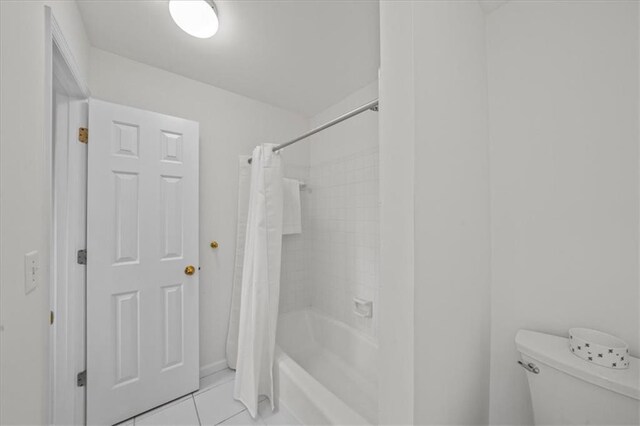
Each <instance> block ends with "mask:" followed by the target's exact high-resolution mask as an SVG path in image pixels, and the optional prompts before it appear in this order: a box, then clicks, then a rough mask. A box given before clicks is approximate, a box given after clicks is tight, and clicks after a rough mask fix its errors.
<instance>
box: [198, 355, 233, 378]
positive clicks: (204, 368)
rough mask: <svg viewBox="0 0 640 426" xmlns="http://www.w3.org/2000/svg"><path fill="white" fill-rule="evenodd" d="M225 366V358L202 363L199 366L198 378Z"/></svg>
mask: <svg viewBox="0 0 640 426" xmlns="http://www.w3.org/2000/svg"><path fill="white" fill-rule="evenodd" d="M225 368H227V360H226V359H222V360H220V361H216V362H212V363H211V364H207V365H203V366H202V367H200V378H202V377H206V376H210V375H212V374H213V373H217V372H218V371H221V370H224V369H225Z"/></svg>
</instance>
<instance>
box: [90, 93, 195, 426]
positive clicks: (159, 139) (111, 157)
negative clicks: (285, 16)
mask: <svg viewBox="0 0 640 426" xmlns="http://www.w3.org/2000/svg"><path fill="white" fill-rule="evenodd" d="M198 133H199V128H198V123H195V122H193V121H188V120H184V119H181V118H175V117H170V116H166V115H162V114H157V113H153V112H149V111H143V110H139V109H135V108H130V107H125V106H122V105H116V104H112V103H107V102H103V101H98V100H91V102H90V104H89V166H88V218H87V423H88V424H114V423H117V422H119V421H122V420H125V419H127V418H129V417H132V416H134V415H136V414H139V413H141V412H144V411H146V410H149V409H151V408H153V407H155V406H158V405H160V404H163V403H165V402H167V401H170V400H172V399H175V398H178V397H180V396H182V395H184V394H186V393H189V392H192V391H194V390H196V389H197V388H198V376H199V359H198V356H199V348H198V143H199V142H198V141H199V135H198Z"/></svg>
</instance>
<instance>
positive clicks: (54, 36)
mask: <svg viewBox="0 0 640 426" xmlns="http://www.w3.org/2000/svg"><path fill="white" fill-rule="evenodd" d="M44 12H45V13H44V15H45V31H44V33H45V58H44V59H45V76H44V77H45V81H44V83H45V84H44V89H45V93H44V113H45V116H44V124H45V132H44V139H45V140H44V150H45V165H44V166H45V168H46V170H45V172H46V175H47V176H49V179H50V180H49V182H50V183H49V185H48V186H47V187H46V188H45V191H46V198H48V200H49V208H48V220H49V236H48V241H49V259H48V261H49V265H50V267H49V268H48V276H47V278H48V281H49V283H50V285H49V286H47V287H46V291H48V300H49V307H50V310H51V312H52V313H53V324H52V325H50V327H49V342H48V349H47V351H48V359H49V372H48V377H47V381H48V383H47V388H48V392H47V393H48V397H47V400H46V406H47V407H46V408H47V417H48V422H47V423H48V424H54V422H55V421H56V418H57V417H58V415H57V413H58V412H60V411H61V410H65V409H66V410H69V411H71V415H73V413H75V412H77V411H78V410H81V411H82V412H84V411H85V405H86V400H85V398H80V401H76V398H75V393H76V392H75V391H76V389H75V388H74V389H73V390H71V389H70V390H69V392H68V393H67V392H64V393H63V395H61V394H60V393H56V385H57V381H56V378H57V377H65V375H68V374H74V372H69V371H68V368H67V367H66V366H64V365H60V363H57V362H56V353H57V351H58V350H61V349H63V350H65V351H67V353H69V354H71V356H72V357H74V359H82V360H84V359H85V353H86V348H85V347H84V344H81V345H77V342H78V341H84V339H85V336H84V334H83V333H81V332H80V331H78V330H77V329H74V328H70V329H69V330H67V331H68V333H67V334H66V335H63V334H60V333H57V332H56V330H57V329H56V321H55V317H56V316H64V317H66V316H68V315H69V314H70V312H69V310H68V309H67V308H66V304H62V303H58V297H57V295H58V293H59V292H60V291H61V287H60V286H59V285H58V277H57V273H58V271H59V268H60V266H61V265H60V262H64V261H65V260H67V259H66V258H65V256H60V255H59V253H58V249H57V239H56V235H64V236H65V237H66V236H68V235H69V234H70V229H69V226H68V225H67V224H66V221H60V220H57V218H56V214H55V206H56V200H57V199H60V198H61V197H66V190H67V188H66V186H64V185H62V186H59V187H57V188H56V186H55V184H54V182H55V180H54V173H55V171H57V170H62V171H64V173H65V174H66V173H68V172H69V170H70V169H71V170H74V169H75V168H76V167H73V166H70V165H69V164H68V163H67V159H66V158H57V157H56V156H54V152H55V151H56V149H57V148H58V146H54V144H55V143H56V138H55V137H54V127H53V124H54V123H53V119H54V116H53V115H54V105H53V100H54V95H53V91H54V78H55V79H56V80H57V81H58V82H59V84H60V85H61V86H62V87H64V88H65V89H66V91H67V92H68V94H69V95H72V96H73V98H74V102H75V101H76V100H77V101H82V100H85V101H86V100H88V98H89V96H90V93H89V89H88V85H87V84H86V81H84V79H83V78H82V77H81V74H80V72H79V67H78V64H77V62H76V60H75V58H74V56H73V54H72V52H71V48H70V47H69V44H68V43H67V40H66V39H65V37H64V35H63V33H62V30H61V28H60V26H59V24H58V22H57V20H56V18H55V16H54V14H53V11H52V10H51V8H50V7H48V6H45V7H44ZM85 105H86V102H85ZM86 108H87V107H86V106H85V107H84V109H85V111H84V114H86ZM76 109H77V110H78V111H77V112H78V113H82V111H80V110H81V109H82V107H80V106H78V107H77V108H76ZM80 119H81V118H80V115H78V116H77V117H76V119H75V120H76V121H79V120H80ZM71 125H72V124H71ZM71 125H70V126H69V127H70V128H71ZM69 133H72V132H71V131H69ZM57 142H58V143H65V144H68V143H69V141H68V139H67V140H64V141H57ZM85 161H86V160H85ZM76 166H77V165H76ZM85 178H86V177H85ZM76 207H80V206H76ZM85 215H86V213H85ZM85 219H86V218H85ZM68 285H69V286H70V288H71V293H72V294H71V295H70V296H71V300H72V301H73V302H72V306H71V308H70V309H73V311H74V312H73V313H74V317H76V318H85V304H84V300H83V299H82V300H79V299H80V297H79V296H78V293H79V292H83V291H84V289H83V288H81V286H82V285H84V282H71V281H69V282H68ZM69 337H70V338H69ZM74 342H75V343H76V344H75V345H74V344H73V343H74ZM72 377H73V376H72ZM56 396H57V398H56ZM65 398H66V400H65ZM78 405H80V407H79V406H78ZM69 406H70V407H71V408H68V407H69ZM64 407H67V408H64Z"/></svg>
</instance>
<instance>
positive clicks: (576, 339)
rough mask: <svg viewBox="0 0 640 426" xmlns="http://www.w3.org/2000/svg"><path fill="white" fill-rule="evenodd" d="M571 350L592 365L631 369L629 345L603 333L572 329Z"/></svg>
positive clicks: (570, 336) (586, 329)
mask: <svg viewBox="0 0 640 426" xmlns="http://www.w3.org/2000/svg"><path fill="white" fill-rule="evenodd" d="M569 350H570V351H571V353H573V354H574V355H576V356H578V357H580V358H582V359H584V360H585V361H587V362H590V363H592V364H596V365H601V366H603V367H608V368H615V369H625V368H629V345H627V344H626V343H625V342H624V341H623V340H621V339H618V338H617V337H615V336H612V335H610V334H607V333H603V332H601V331H597V330H591V329H588V328H572V329H570V330H569Z"/></svg>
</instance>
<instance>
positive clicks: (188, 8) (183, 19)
mask: <svg viewBox="0 0 640 426" xmlns="http://www.w3.org/2000/svg"><path fill="white" fill-rule="evenodd" d="M169 13H171V17H172V18H173V20H174V22H175V23H176V24H177V25H178V26H179V27H180V28H181V29H182V30H183V31H184V32H186V33H187V34H189V35H192V36H194V37H198V38H209V37H212V36H213V35H214V34H215V33H216V32H217V31H218V12H217V11H216V7H215V5H214V4H213V1H210V0H169Z"/></svg>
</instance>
